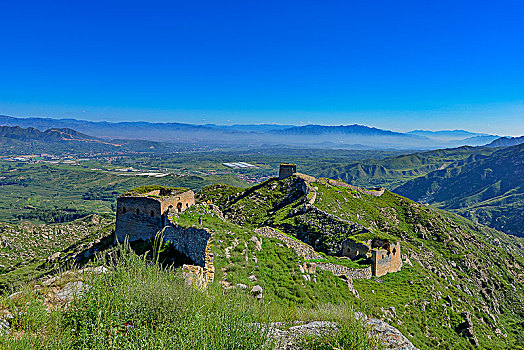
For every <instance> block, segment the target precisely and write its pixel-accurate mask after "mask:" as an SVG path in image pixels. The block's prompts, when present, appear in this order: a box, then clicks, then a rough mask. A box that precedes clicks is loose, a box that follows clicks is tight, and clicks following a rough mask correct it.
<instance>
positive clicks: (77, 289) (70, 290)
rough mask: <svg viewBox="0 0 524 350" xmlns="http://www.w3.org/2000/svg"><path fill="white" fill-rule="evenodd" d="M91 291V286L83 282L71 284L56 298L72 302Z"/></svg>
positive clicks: (57, 294)
mask: <svg viewBox="0 0 524 350" xmlns="http://www.w3.org/2000/svg"><path fill="white" fill-rule="evenodd" d="M89 289H91V286H90V285H88V284H85V283H84V282H82V281H76V282H69V283H68V284H66V285H65V286H64V288H62V289H61V290H60V291H59V292H58V293H56V297H57V298H58V299H61V300H64V301H67V300H72V299H74V298H77V297H81V296H83V295H84V294H85V293H86V292H87V291H89Z"/></svg>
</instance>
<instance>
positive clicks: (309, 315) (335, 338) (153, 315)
mask: <svg viewBox="0 0 524 350" xmlns="http://www.w3.org/2000/svg"><path fill="white" fill-rule="evenodd" d="M200 216H202V217H203V220H204V224H205V225H206V226H208V227H210V228H212V229H213V231H214V232H215V236H214V238H213V242H214V245H213V252H214V253H215V263H216V267H217V270H218V271H219V273H217V275H216V280H215V283H214V284H212V285H210V286H209V287H208V290H207V291H206V292H205V293H202V292H200V291H197V290H195V289H194V288H189V287H188V286H187V285H186V284H185V283H183V280H182V279H181V278H180V276H179V274H178V273H177V271H176V270H174V269H173V268H172V267H169V266H167V267H166V266H162V265H161V264H158V263H157V262H156V261H157V259H156V258H155V257H154V256H151V255H150V254H146V255H143V256H137V255H135V253H133V252H131V251H129V250H128V249H127V248H125V247H124V249H122V247H120V248H117V249H116V253H117V254H116V256H118V259H117V263H116V266H113V267H112V268H111V270H110V272H109V273H108V274H107V275H103V276H100V277H96V276H94V277H91V276H89V275H85V274H80V278H83V280H84V282H85V283H88V284H89V285H90V286H91V289H90V290H89V292H88V293H86V295H85V296H84V297H83V298H79V299H76V300H74V301H73V303H72V304H71V305H70V306H69V307H67V308H64V307H57V308H54V307H53V306H52V304H50V301H51V300H52V298H51V297H50V294H49V293H51V295H52V293H53V289H54V288H55V284H54V283H53V284H51V285H50V286H44V285H43V284H42V283H41V281H37V282H36V283H35V284H30V285H26V287H25V288H23V289H22V290H21V294H19V295H17V297H16V298H9V297H7V295H4V296H3V297H2V298H0V312H2V313H4V312H6V311H9V312H11V313H12V314H13V315H15V316H14V318H13V319H11V320H10V323H11V329H12V331H13V332H11V333H10V334H5V333H0V347H1V348H2V349H57V350H58V349H85V348H90V349H137V348H140V349H175V348H176V349H197V348H198V349H201V348H207V349H270V348H272V347H271V343H267V342H266V339H267V338H266V334H264V330H263V329H257V328H254V327H253V326H251V325H250V323H252V322H262V323H266V322H290V324H291V325H295V324H296V323H295V322H297V321H306V322H307V321H318V320H323V321H335V322H337V323H338V324H339V326H340V328H339V331H338V332H336V333H335V334H333V335H330V336H325V337H323V340H324V342H325V343H330V344H332V345H333V344H338V345H337V346H336V347H327V346H321V347H320V348H322V349H335V348H336V349H345V350H349V349H352V350H371V349H380V348H381V347H380V345H379V344H378V342H377V340H376V339H375V338H374V337H372V336H370V335H369V334H368V332H367V329H366V328H365V327H364V326H363V325H362V324H360V323H359V322H358V321H356V320H355V318H354V316H353V309H352V307H351V306H350V305H349V304H348V303H344V302H343V303H340V301H341V300H342V301H343V300H348V299H349V298H350V296H349V295H348V294H349V291H348V288H347V286H346V285H345V284H344V283H342V282H341V280H340V279H338V278H335V277H334V276H333V275H331V274H328V273H318V274H316V279H317V280H316V281H315V282H312V281H309V283H308V282H307V281H305V280H304V279H303V277H302V276H301V275H300V274H299V273H298V270H297V265H298V257H297V256H296V255H295V254H294V252H293V251H291V250H289V249H288V248H286V247H283V246H282V245H281V244H280V243H279V242H277V241H274V240H264V242H263V245H262V250H261V251H258V250H256V249H255V247H254V244H253V242H252V241H251V240H250V238H251V237H252V233H251V232H250V231H249V230H246V229H245V228H243V227H240V226H238V225H234V224H231V223H228V222H222V221H221V220H219V219H217V217H216V216H214V215H212V212H211V211H209V210H208V209H207V208H206V206H200V207H197V208H195V207H193V208H191V209H190V210H188V211H187V212H185V213H184V214H183V215H181V217H180V218H179V223H180V224H183V225H184V224H187V225H188V224H194V222H195V220H198V217H200ZM235 240H236V241H237V242H238V243H239V245H238V247H240V248H239V249H233V250H232V251H231V258H229V259H227V258H225V246H226V245H229V244H232V242H233V241H235ZM113 250H114V249H113V248H111V251H113ZM254 254H256V256H257V258H258V262H257V263H256V264H254V263H253V261H252V259H251V260H249V259H247V258H248V256H249V257H253V256H254ZM148 256H150V258H148ZM100 258H101V259H100V260H95V263H97V264H99V263H103V262H105V258H104V256H103V255H101V256H100ZM161 260H162V258H161V256H160V257H159V260H158V261H161ZM222 268H223V269H224V271H225V272H226V273H227V280H228V281H230V282H231V283H239V282H240V283H246V284H254V283H253V282H251V281H249V279H248V278H247V277H248V276H247V274H248V273H254V274H256V275H257V276H258V277H259V279H258V281H257V282H256V283H257V284H259V285H262V286H263V287H264V302H258V301H256V300H255V299H253V298H251V297H250V296H249V294H248V293H247V292H246V290H244V289H240V288H230V289H224V288H222V286H221V284H220V283H219V282H220V281H221V280H222V279H223V277H224V276H223V274H222V273H221V272H222ZM67 272H68V274H67V281H74V280H76V279H78V277H75V276H78V274H76V275H75V273H74V271H73V273H71V271H67ZM61 279H62V277H60V278H59V279H58V281H61ZM57 283H62V282H57ZM64 283H65V282H64ZM44 297H45V298H44ZM332 303H335V304H332ZM58 305H59V306H61V305H62V304H60V303H59V304H58ZM46 309H47V310H49V309H50V311H47V310H46ZM19 311H22V312H19ZM129 321H132V322H133V327H132V328H131V329H130V330H127V331H122V330H119V329H121V327H120V325H121V324H122V323H124V322H129ZM305 340H307V341H309V340H311V341H312V342H311V343H312V344H310V345H308V344H304V349H311V350H313V349H319V347H318V346H313V343H315V344H316V345H318V341H317V339H305ZM340 344H342V345H343V346H340Z"/></svg>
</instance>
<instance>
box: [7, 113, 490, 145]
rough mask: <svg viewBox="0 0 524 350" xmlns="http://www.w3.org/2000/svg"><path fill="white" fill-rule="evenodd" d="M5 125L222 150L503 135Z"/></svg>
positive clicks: (359, 128)
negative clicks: (221, 147) (66, 130)
mask: <svg viewBox="0 0 524 350" xmlns="http://www.w3.org/2000/svg"><path fill="white" fill-rule="evenodd" d="M0 125H5V126H19V127H23V128H29V127H30V128H34V129H38V130H40V131H45V130H49V129H64V128H65V129H73V130H76V131H78V132H80V133H83V134H86V135H93V136H94V137H97V138H101V139H105V140H112V139H126V140H131V139H134V140H147V141H157V142H168V143H178V144H187V143H194V144H202V145H216V146H223V145H227V146H240V145H241V146H242V147H250V146H255V147H256V146H263V145H266V146H267V145H274V146H284V147H285V146H292V147H295V146H299V147H304V146H306V147H310V148H353V149H435V148H444V147H457V146H462V145H470V146H478V145H484V144H486V143H489V142H492V141H493V140H495V139H496V138H498V136H495V135H487V134H479V133H471V132H468V131H464V130H453V131H438V132H430V131H421V130H416V131H412V132H409V133H400V132H394V131H390V130H383V129H377V128H374V127H368V126H364V125H356V124H353V125H340V126H326V125H305V126H292V125H277V124H260V125H254V124H253V125H251V124H237V125H230V126H226V125H215V124H206V125H194V124H185V123H149V122H117V123H113V122H106V121H102V122H91V121H85V120H77V119H52V118H17V117H9V116H0Z"/></svg>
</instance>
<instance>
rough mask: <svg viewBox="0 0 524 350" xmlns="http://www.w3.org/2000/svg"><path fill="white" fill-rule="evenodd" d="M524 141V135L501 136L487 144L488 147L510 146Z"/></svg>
mask: <svg viewBox="0 0 524 350" xmlns="http://www.w3.org/2000/svg"><path fill="white" fill-rule="evenodd" d="M521 143H524V136H520V137H500V138H498V139H496V140H494V141H492V142H491V143H489V144H487V145H486V146H487V147H508V146H515V145H520V144H521Z"/></svg>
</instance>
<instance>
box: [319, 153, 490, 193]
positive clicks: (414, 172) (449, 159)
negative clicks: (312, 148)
mask: <svg viewBox="0 0 524 350" xmlns="http://www.w3.org/2000/svg"><path fill="white" fill-rule="evenodd" d="M493 152H494V149H492V148H486V147H468V146H464V147H459V148H450V149H438V150H434V151H428V152H418V153H412V154H406V155H401V156H396V157H389V158H386V159H368V160H363V161H359V162H355V163H352V164H348V165H345V166H334V167H330V166H325V167H323V168H322V169H318V171H315V172H314V173H315V174H316V175H317V176H320V177H328V178H331V179H342V180H343V181H346V182H348V183H351V184H354V185H357V186H366V187H372V186H384V187H387V188H391V189H392V188H394V187H396V186H399V185H401V184H403V183H404V182H406V181H409V180H412V179H414V178H416V177H419V176H423V175H426V174H428V173H430V172H431V171H434V170H438V169H445V168H446V167H448V166H450V165H452V164H467V163H470V162H474V161H476V160H477V159H480V158H483V157H485V156H488V155H490V154H491V153H493Z"/></svg>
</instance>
